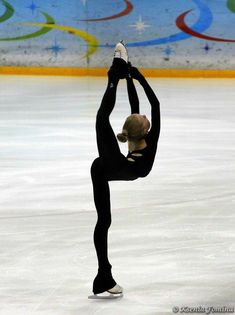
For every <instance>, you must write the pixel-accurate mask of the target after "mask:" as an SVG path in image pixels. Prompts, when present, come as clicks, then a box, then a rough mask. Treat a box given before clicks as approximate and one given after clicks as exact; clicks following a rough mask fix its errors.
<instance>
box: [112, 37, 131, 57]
mask: <svg viewBox="0 0 235 315" xmlns="http://www.w3.org/2000/svg"><path fill="white" fill-rule="evenodd" d="M113 57H114V58H121V59H122V60H124V61H125V62H126V63H128V59H129V57H128V52H127V49H126V46H125V45H124V43H123V41H122V40H121V41H120V42H119V43H117V45H116V47H115V50H114V56H113Z"/></svg>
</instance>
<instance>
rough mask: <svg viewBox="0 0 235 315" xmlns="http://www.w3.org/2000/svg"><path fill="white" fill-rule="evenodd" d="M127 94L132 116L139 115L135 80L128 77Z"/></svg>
mask: <svg viewBox="0 0 235 315" xmlns="http://www.w3.org/2000/svg"><path fill="white" fill-rule="evenodd" d="M126 82H127V92H128V98H129V103H130V105H131V114H139V112H140V107H139V98H138V95H137V91H136V88H135V85H134V82H133V79H132V78H130V77H127V79H126Z"/></svg>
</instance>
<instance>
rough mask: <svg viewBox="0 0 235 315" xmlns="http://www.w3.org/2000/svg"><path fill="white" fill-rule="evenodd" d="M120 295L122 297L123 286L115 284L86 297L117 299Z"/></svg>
mask: <svg viewBox="0 0 235 315" xmlns="http://www.w3.org/2000/svg"><path fill="white" fill-rule="evenodd" d="M121 297H123V288H122V287H121V286H120V285H118V284H116V285H115V286H114V287H113V288H111V289H109V290H107V291H105V292H102V293H99V294H94V295H90V296H88V299H96V300H98V299H117V298H121Z"/></svg>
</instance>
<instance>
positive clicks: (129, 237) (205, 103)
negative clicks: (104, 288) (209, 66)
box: [0, 76, 235, 315]
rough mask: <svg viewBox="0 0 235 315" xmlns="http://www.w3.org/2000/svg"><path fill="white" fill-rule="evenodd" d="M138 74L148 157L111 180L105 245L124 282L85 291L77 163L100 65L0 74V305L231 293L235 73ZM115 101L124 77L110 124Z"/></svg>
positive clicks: (122, 105)
mask: <svg viewBox="0 0 235 315" xmlns="http://www.w3.org/2000/svg"><path fill="white" fill-rule="evenodd" d="M149 81H150V82H151V85H152V86H153V88H154V90H155V91H156V93H157V95H158V96H159V99H160V101H161V112H162V131H161V136H160V140H159V148H158V153H157V156H156V161H155V164H154V168H153V170H152V172H151V174H150V175H149V176H148V177H146V178H144V179H139V180H137V181H134V182H113V183H111V185H110V186H111V198H112V208H113V209H112V213H113V223H112V227H111V229H110V234H109V244H110V246H109V251H110V255H109V256H110V261H111V263H112V265H113V275H114V278H115V279H116V281H117V282H118V283H119V284H120V285H121V286H123V287H124V293H125V295H124V297H123V299H121V300H118V301H116V300H114V301H100V300H99V301H93V300H88V299H87V297H88V295H90V294H91V288H92V281H93V278H94V276H95V274H96V268H97V262H96V255H95V251H94V247H93V228H94V225H95V222H96V212H95V208H94V204H93V199H92V198H93V197H92V186H91V181H90V175H89V168H90V165H91V163H92V161H93V159H94V158H95V157H96V156H97V149H96V143H95V132H94V122H95V114H96V111H97V108H98V106H99V103H100V100H101V98H102V95H103V92H104V89H105V87H106V79H104V78H70V77H30V76H26V77H25V76H1V77H0V85H1V89H0V148H1V150H0V188H1V195H0V225H1V227H0V314H1V315H86V314H89V315H110V314H112V315H126V314H128V315H155V314H162V315H163V314H167V313H169V314H172V307H173V306H178V307H181V306H189V307H190V306H197V307H199V306H214V307H216V306H221V307H222V306H224V305H225V306H228V307H229V306H235V297H234V296H235V295H234V292H235V242H234V241H235V230H234V225H235V213H234V209H235V124H234V123H235V89H234V85H235V80H232V79H231V80H215V79H187V80H185V79H177V80H176V79H160V78H159V79H151V80H149ZM138 91H139V94H140V100H141V108H142V112H143V113H147V114H149V105H148V102H147V99H146V97H145V95H144V94H143V91H142V89H141V88H140V87H139V86H138ZM127 115H129V106H128V102H127V92H126V87H125V82H124V81H122V82H120V85H119V88H118V97H117V106H116V107H115V110H114V112H113V115H112V119H111V121H112V124H113V126H114V129H115V132H119V131H120V130H121V127H122V123H123V121H124V118H125V117H126V116H127ZM121 148H122V150H123V152H124V153H125V152H126V146H125V145H122V146H121Z"/></svg>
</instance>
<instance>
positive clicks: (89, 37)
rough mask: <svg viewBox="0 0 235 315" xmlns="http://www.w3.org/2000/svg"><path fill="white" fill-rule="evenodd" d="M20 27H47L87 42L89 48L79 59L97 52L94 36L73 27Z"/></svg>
mask: <svg viewBox="0 0 235 315" xmlns="http://www.w3.org/2000/svg"><path fill="white" fill-rule="evenodd" d="M20 25H25V26H37V27H48V28H52V29H57V30H60V31H63V32H67V33H69V34H72V35H75V36H79V37H81V38H82V39H83V40H84V41H86V42H87V44H88V47H89V48H88V50H87V52H86V53H85V54H84V55H83V56H82V57H81V58H86V57H89V56H90V55H92V54H94V52H95V51H96V50H97V48H98V46H99V42H98V40H97V38H96V37H95V36H93V35H91V34H89V33H87V32H85V31H82V30H79V29H77V28H75V27H71V26H65V25H56V24H46V23H20Z"/></svg>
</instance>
